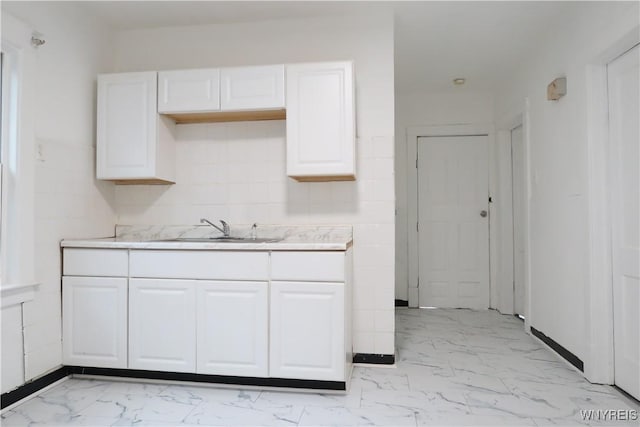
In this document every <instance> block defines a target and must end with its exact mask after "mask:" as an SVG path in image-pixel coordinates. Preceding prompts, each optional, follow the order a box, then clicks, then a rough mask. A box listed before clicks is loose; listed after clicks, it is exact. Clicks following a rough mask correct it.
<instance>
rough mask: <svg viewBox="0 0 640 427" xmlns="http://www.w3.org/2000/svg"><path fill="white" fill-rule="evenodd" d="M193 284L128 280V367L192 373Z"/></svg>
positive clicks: (193, 349)
mask: <svg viewBox="0 0 640 427" xmlns="http://www.w3.org/2000/svg"><path fill="white" fill-rule="evenodd" d="M195 284H196V282H195V281H193V280H166V279H130V281H129V368H131V369H148V370H155V371H170V372H195V369H196V295H195V289H196V287H195Z"/></svg>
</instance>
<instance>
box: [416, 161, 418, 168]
mask: <svg viewBox="0 0 640 427" xmlns="http://www.w3.org/2000/svg"><path fill="white" fill-rule="evenodd" d="M416 169H418V159H416Z"/></svg>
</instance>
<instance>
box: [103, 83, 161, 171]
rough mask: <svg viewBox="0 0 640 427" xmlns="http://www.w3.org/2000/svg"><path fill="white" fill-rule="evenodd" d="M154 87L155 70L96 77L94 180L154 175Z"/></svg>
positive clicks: (155, 120)
mask: <svg viewBox="0 0 640 427" xmlns="http://www.w3.org/2000/svg"><path fill="white" fill-rule="evenodd" d="M156 86H157V75H156V72H155V71H154V72H142V73H121V74H103V75H99V76H98V107H97V114H98V116H97V117H98V118H97V177H98V179H135V178H152V177H154V176H155V172H156V171H155V167H156V148H157V147H156V140H157V136H158V135H157V113H156V93H157V88H156Z"/></svg>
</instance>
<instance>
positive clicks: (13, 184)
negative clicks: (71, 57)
mask: <svg viewBox="0 0 640 427" xmlns="http://www.w3.org/2000/svg"><path fill="white" fill-rule="evenodd" d="M32 33H33V31H32V30H31V29H30V28H29V27H28V26H27V25H25V24H24V23H23V22H22V21H20V20H18V19H17V18H15V17H13V16H12V15H10V14H8V13H4V12H3V13H2V42H1V49H2V54H3V61H2V67H3V72H2V145H1V146H0V149H1V150H2V176H1V183H2V189H1V198H2V202H1V204H0V215H1V217H0V296H1V307H2V308H4V307H8V306H12V305H16V304H20V303H23V302H25V301H29V300H31V299H33V298H34V296H35V292H36V290H37V287H38V283H36V281H35V262H34V258H35V149H34V147H35V138H34V135H35V129H34V125H35V114H36V110H35V107H36V104H35V86H36V85H35V83H36V81H35V79H36V59H37V58H36V53H35V50H34V48H33V47H32V46H31V35H32Z"/></svg>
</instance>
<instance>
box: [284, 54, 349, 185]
mask: <svg viewBox="0 0 640 427" xmlns="http://www.w3.org/2000/svg"><path fill="white" fill-rule="evenodd" d="M286 87H287V95H286V96H287V175H288V176H290V177H292V178H294V179H296V180H298V181H339V180H353V179H355V172H356V162H355V102H354V98H355V97H354V83H353V63H352V62H324V63H316V64H292V65H287V84H286Z"/></svg>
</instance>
